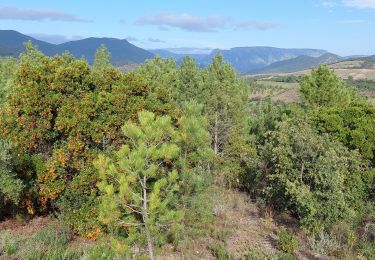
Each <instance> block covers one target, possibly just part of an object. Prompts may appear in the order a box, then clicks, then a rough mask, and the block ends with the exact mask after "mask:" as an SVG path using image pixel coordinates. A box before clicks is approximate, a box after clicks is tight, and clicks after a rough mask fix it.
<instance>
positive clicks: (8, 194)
mask: <svg viewBox="0 0 375 260" xmlns="http://www.w3.org/2000/svg"><path fill="white" fill-rule="evenodd" d="M11 148H12V145H11V144H10V143H9V142H6V141H4V140H1V139H0V213H1V214H0V216H2V215H3V214H4V215H5V212H2V211H3V210H5V209H4V207H5V205H6V204H8V203H9V202H10V203H13V204H18V202H19V197H20V195H21V192H22V190H23V189H24V187H25V185H24V184H23V182H22V181H21V180H20V179H18V178H17V176H16V174H15V173H14V172H13V165H12V156H11V154H10V152H11V151H10V150H11Z"/></svg>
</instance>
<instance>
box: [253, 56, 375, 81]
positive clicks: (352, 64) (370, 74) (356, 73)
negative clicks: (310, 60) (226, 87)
mask: <svg viewBox="0 0 375 260" xmlns="http://www.w3.org/2000/svg"><path fill="white" fill-rule="evenodd" d="M364 64H365V61H362V60H353V61H342V62H338V63H334V64H331V65H329V67H330V68H332V69H334V70H335V72H336V73H337V74H338V75H339V76H340V77H341V78H343V79H347V78H348V77H350V76H351V77H353V79H355V80H360V79H367V80H375V65H371V66H370V67H364ZM310 72H311V69H308V70H301V71H297V72H291V73H270V74H257V75H247V76H246V77H248V78H261V79H269V78H272V77H275V76H289V75H293V76H301V75H306V74H309V73H310Z"/></svg>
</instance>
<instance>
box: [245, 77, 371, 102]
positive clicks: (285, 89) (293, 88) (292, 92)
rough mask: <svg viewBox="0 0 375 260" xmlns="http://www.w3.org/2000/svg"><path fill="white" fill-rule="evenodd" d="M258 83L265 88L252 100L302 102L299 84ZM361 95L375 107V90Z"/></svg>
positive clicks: (264, 81)
mask: <svg viewBox="0 0 375 260" xmlns="http://www.w3.org/2000/svg"><path fill="white" fill-rule="evenodd" d="M256 83H258V84H260V85H263V86H264V88H263V89H258V90H256V91H254V92H253V93H252V94H251V96H250V99H251V100H260V99H263V98H265V97H268V96H270V97H271V98H272V100H273V101H283V102H298V101H300V100H301V99H300V97H299V93H298V91H299V84H298V83H287V82H275V81H272V80H270V79H267V80H257V81H256ZM360 93H361V94H362V95H363V96H366V97H368V98H369V101H370V102H371V103H372V104H374V105H375V90H363V91H360Z"/></svg>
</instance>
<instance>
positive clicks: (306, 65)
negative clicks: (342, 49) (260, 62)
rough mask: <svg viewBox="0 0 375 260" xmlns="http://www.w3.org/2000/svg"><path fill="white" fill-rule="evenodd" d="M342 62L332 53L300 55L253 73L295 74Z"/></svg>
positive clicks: (340, 58)
mask: <svg viewBox="0 0 375 260" xmlns="http://www.w3.org/2000/svg"><path fill="white" fill-rule="evenodd" d="M342 60H343V58H342V57H340V56H338V55H336V54H332V53H325V54H323V55H321V56H319V57H311V56H306V55H302V56H298V57H296V58H293V59H289V60H284V61H279V62H275V63H272V64H270V65H269V66H267V67H265V68H262V69H259V70H254V71H253V73H283V72H296V71H300V70H305V69H310V68H312V67H316V66H319V65H321V64H332V63H336V62H339V61H342Z"/></svg>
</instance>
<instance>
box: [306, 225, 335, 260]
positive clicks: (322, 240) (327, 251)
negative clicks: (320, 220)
mask: <svg viewBox="0 0 375 260" xmlns="http://www.w3.org/2000/svg"><path fill="white" fill-rule="evenodd" d="M307 241H308V243H309V246H310V247H311V249H312V250H313V251H314V252H315V253H317V254H319V255H331V254H333V253H335V252H336V251H337V250H338V249H339V248H340V244H339V243H338V242H337V241H336V239H335V238H334V237H332V236H331V235H329V234H328V233H327V232H324V231H321V232H320V233H319V234H318V235H315V236H311V237H307Z"/></svg>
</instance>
